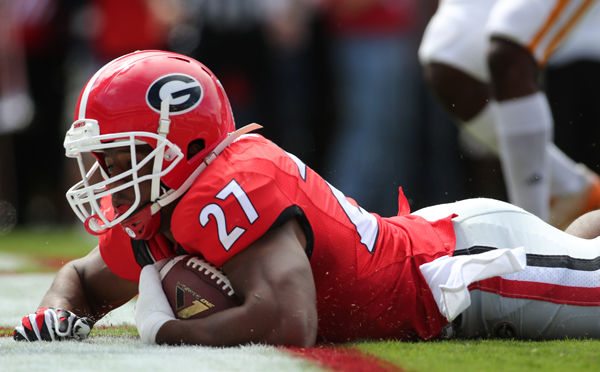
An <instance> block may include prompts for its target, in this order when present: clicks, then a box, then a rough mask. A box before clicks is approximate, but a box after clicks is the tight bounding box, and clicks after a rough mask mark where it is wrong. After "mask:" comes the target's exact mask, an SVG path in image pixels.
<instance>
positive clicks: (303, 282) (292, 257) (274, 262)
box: [140, 219, 317, 346]
mask: <svg viewBox="0 0 600 372" xmlns="http://www.w3.org/2000/svg"><path fill="white" fill-rule="evenodd" d="M305 246H306V238H305V236H304V233H303V231H302V229H301V228H300V226H299V224H298V222H297V221H296V220H295V219H292V220H290V221H288V222H287V223H285V224H284V225H283V226H281V227H278V228H276V229H272V230H271V231H269V232H268V233H267V234H266V235H265V236H263V237H262V238H260V239H259V240H257V241H256V242H255V243H253V244H252V245H251V246H249V247H248V248H246V249H245V250H243V251H242V252H240V253H238V254H237V255H235V256H234V257H233V258H231V259H230V260H229V261H227V263H225V265H224V266H223V270H224V272H225V273H226V274H227V276H228V277H229V280H230V282H231V284H232V286H233V288H234V289H235V291H236V293H237V294H238V295H239V296H241V297H242V298H243V304H242V305H241V306H239V307H234V308H230V309H227V310H224V311H222V312H218V313H215V314H213V315H211V316H209V317H206V318H202V319H194V320H171V321H168V322H166V323H165V324H164V325H163V326H162V327H161V328H160V329H159V331H158V333H157V335H156V342H157V343H169V344H180V343H186V344H200V345H215V346H224V345H239V344H246V343H250V342H254V343H268V344H275V345H294V346H311V345H313V344H314V343H315V340H316V334H317V310H316V290H315V285H314V280H313V276H312V271H311V268H310V264H309V262H308V258H307V256H306V253H305V250H304V248H305ZM140 293H141V290H140ZM140 296H141V295H140Z"/></svg>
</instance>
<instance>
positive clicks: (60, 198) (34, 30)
mask: <svg viewBox="0 0 600 372" xmlns="http://www.w3.org/2000/svg"><path fill="white" fill-rule="evenodd" d="M436 7H437V1H436V0H126V1H123V0H0V14H2V15H3V17H2V18H3V22H2V23H1V24H0V235H6V234H8V233H9V232H10V231H12V230H13V229H14V228H15V227H20V226H22V227H31V226H55V225H74V224H75V223H76V222H78V221H77V220H76V218H75V216H74V214H73V213H72V211H71V209H70V207H69V206H68V203H67V201H66V199H65V197H64V193H65V191H66V190H67V188H68V187H70V186H71V185H72V184H74V183H75V182H76V181H78V180H79V178H78V177H79V175H78V173H77V170H76V167H75V164H72V163H71V161H72V160H68V159H66V158H65V157H64V149H63V146H62V142H63V138H64V134H65V132H66V130H67V129H68V128H69V127H70V125H71V123H72V120H73V119H72V117H73V112H74V106H75V103H76V100H77V97H78V95H79V92H80V90H81V88H82V87H83V85H84V84H85V83H86V81H87V80H88V79H89V78H90V77H91V76H92V75H93V73H94V72H95V71H96V70H97V69H98V68H99V67H101V66H102V65H103V64H105V63H107V62H108V61H110V60H112V59H113V58H116V57H118V56H120V55H123V54H126V53H129V52H132V51H135V50H139V49H163V50H170V51H174V52H179V53H183V54H186V55H189V56H191V57H194V58H196V59H198V60H199V61H201V62H202V63H204V64H205V65H207V66H208V67H209V68H210V69H211V70H213V72H214V73H215V74H216V75H217V76H218V77H219V78H220V80H221V82H222V84H223V85H224V87H225V90H226V91H227V93H228V95H229V99H230V101H231V104H232V107H233V111H234V116H235V119H236V123H237V125H238V127H239V126H242V125H245V124H247V123H250V122H258V123H261V124H262V125H263V126H264V129H262V130H261V132H260V133H261V134H263V135H264V136H266V137H268V138H270V139H271V140H273V141H275V142H276V143H278V144H279V145H280V146H281V147H283V148H284V149H285V150H286V151H289V152H291V153H294V154H295V155H297V156H298V157H299V158H301V159H302V160H303V161H304V162H305V163H306V164H308V165H309V166H310V167H312V168H313V169H315V170H316V171H318V172H319V173H321V175H322V176H323V177H324V178H325V179H327V180H328V181H329V182H330V183H332V184H333V185H334V186H336V187H337V188H339V189H340V190H342V191H343V192H344V193H345V194H346V195H348V196H351V197H353V198H355V199H356V200H357V201H358V202H359V204H361V205H362V206H363V207H364V208H365V209H367V210H369V211H373V212H376V213H379V214H381V215H383V216H390V215H395V214H396V212H397V195H398V187H399V186H402V188H403V190H404V193H405V194H406V196H407V198H408V200H409V203H410V205H411V208H412V209H413V210H416V209H418V208H422V207H424V206H427V205H431V204H437V203H444V202H452V201H455V200H457V199H463V198H467V197H475V196H486V197H493V198H498V199H502V200H506V194H505V190H504V184H503V180H502V174H501V170H500V165H499V163H498V160H497V159H496V158H495V157H493V156H491V155H490V154H488V153H486V151H485V150H483V149H482V148H481V147H478V145H476V144H475V143H473V142H472V141H469V140H468V138H466V137H465V136H464V135H462V134H461V133H460V132H459V130H458V129H457V126H456V125H455V124H454V123H453V121H452V119H451V118H450V117H449V116H447V115H446V113H445V112H444V111H442V109H441V107H439V106H438V104H437V103H436V102H435V100H434V99H433V98H432V96H431V94H430V92H429V90H428V88H427V86H426V85H425V83H424V80H423V78H422V72H421V69H420V66H419V63H418V60H417V48H418V46H419V42H420V39H421V35H422V32H423V30H424V28H425V26H426V24H427V21H428V20H429V18H430V17H431V16H432V14H433V13H434V12H435V9H436ZM598 71H600V67H599V63H598V61H577V62H573V63H570V64H566V65H558V66H552V67H551V68H549V69H547V70H546V72H545V74H544V77H543V78H544V81H545V86H546V87H547V92H548V95H549V98H550V101H551V104H552V106H553V110H554V115H555V121H556V123H555V127H556V128H555V138H556V142H557V144H558V146H559V147H561V148H562V149H563V150H564V151H565V152H566V153H567V154H568V155H570V156H571V157H572V158H574V159H575V160H576V161H579V162H583V163H585V164H586V165H587V166H588V167H589V168H591V169H593V170H594V171H596V172H598V171H600V169H599V168H600V166H599V163H598V159H597V158H598V156H597V151H598V149H597V147H598V143H597V139H598V138H600V133H599V131H600V105H599V103H600V102H598V100H597V98H598V96H597V95H596V96H595V98H596V99H595V100H594V99H593V97H594V96H593V95H590V94H589V93H590V92H594V91H596V90H597V87H598V86H600V73H599V72H598ZM556 102H561V104H560V105H558V104H556Z"/></svg>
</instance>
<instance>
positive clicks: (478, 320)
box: [414, 199, 600, 339]
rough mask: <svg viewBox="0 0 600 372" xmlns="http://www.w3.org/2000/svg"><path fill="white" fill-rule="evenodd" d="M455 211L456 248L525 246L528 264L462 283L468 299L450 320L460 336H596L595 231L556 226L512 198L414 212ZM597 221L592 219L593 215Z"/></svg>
mask: <svg viewBox="0 0 600 372" xmlns="http://www.w3.org/2000/svg"><path fill="white" fill-rule="evenodd" d="M448 212H451V213H456V214H458V217H456V218H455V219H454V220H453V221H454V229H455V232H456V250H455V255H464V254H477V253H481V252H486V251H490V250H495V249H499V248H516V247H520V246H522V247H524V248H525V252H526V261H527V266H526V268H525V269H524V270H522V271H519V272H517V273H514V274H507V275H502V276H496V277H492V278H490V279H486V280H482V281H479V282H476V283H474V284H472V285H471V286H469V289H470V294H471V305H470V306H469V307H468V308H467V309H466V310H465V311H464V312H463V313H462V315H461V317H460V318H458V319H457V323H458V327H457V331H458V334H459V335H462V336H465V337H485V336H495V337H516V338H533V339H552V338H562V337H600V276H599V275H598V273H599V272H600V264H599V263H598V261H599V260H600V238H599V239H589V240H588V239H582V238H579V237H576V236H573V235H570V234H567V233H565V232H563V231H560V230H558V229H556V228H554V227H552V226H550V225H548V224H547V223H545V222H543V221H542V220H541V219H539V218H538V217H536V216H534V215H532V214H531V213H528V212H526V211H524V210H522V209H521V208H518V207H515V206H513V205H511V204H507V203H504V202H499V201H496V200H490V199H469V200H464V201H459V202H456V203H450V204H444V205H439V206H434V207H429V208H425V209H422V210H419V211H416V212H414V214H417V215H420V216H422V217H424V218H426V219H436V218H439V217H440V216H442V215H445V214H446V213H448ZM596 221H598V222H600V221H599V220H596Z"/></svg>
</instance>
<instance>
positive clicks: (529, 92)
mask: <svg viewBox="0 0 600 372" xmlns="http://www.w3.org/2000/svg"><path fill="white" fill-rule="evenodd" d="M587 3H589V2H586V1H584V0H574V1H570V2H561V1H546V0H544V1H537V0H535V1H530V0H527V1H524V0H515V1H508V2H498V3H497V4H496V6H495V7H494V9H492V12H491V16H490V18H489V19H490V21H489V23H488V25H487V32H488V34H489V35H490V49H489V54H488V64H489V68H490V76H491V84H490V86H491V92H492V95H493V97H494V98H495V100H496V101H497V105H495V110H493V113H494V116H495V124H496V129H497V134H498V142H499V148H500V158H501V161H502V166H503V171H504V176H505V179H506V183H507V189H508V194H509V197H510V200H511V201H513V202H514V203H516V204H518V205H520V206H523V207H524V208H525V209H527V210H529V211H531V212H533V213H535V214H536V215H538V216H540V217H542V218H544V219H545V220H548V219H549V200H550V187H551V173H550V172H551V163H550V159H549V154H548V152H547V149H548V146H549V145H550V143H551V141H552V127H553V122H552V115H551V111H550V107H549V104H548V101H547V99H546V96H545V95H544V94H543V93H542V92H541V90H540V87H539V84H538V75H539V66H543V64H544V63H545V61H546V59H547V58H548V56H549V55H551V53H552V52H553V51H554V50H555V49H556V47H557V46H558V45H560V43H561V42H562V41H563V40H564V36H565V35H567V34H568V32H569V31H570V30H571V29H572V27H573V25H574V24H576V22H577V20H578V18H580V14H581V12H583V11H585V7H586V4H587ZM573 164H574V163H573ZM571 173H575V175H578V174H577V173H578V172H577V170H576V169H574V170H573V171H572V172H571ZM561 176H562V174H560V173H557V174H556V176H555V177H561ZM564 179H565V180H566V182H569V180H571V182H570V183H572V184H573V185H572V186H571V188H573V189H582V188H584V187H585V183H586V181H587V180H586V179H585V178H584V177H582V175H581V174H579V175H578V177H576V178H572V177H564Z"/></svg>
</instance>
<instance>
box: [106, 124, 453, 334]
mask: <svg viewBox="0 0 600 372" xmlns="http://www.w3.org/2000/svg"><path fill="white" fill-rule="evenodd" d="M399 204H400V213H399V215H398V216H395V217H391V218H382V217H380V216H378V215H377V214H372V213H368V212H366V211H365V210H364V209H362V208H360V207H359V206H358V205H357V204H356V203H355V202H354V201H353V200H352V199H350V198H347V197H345V196H344V195H343V194H342V193H341V192H340V191H338V190H337V189H335V188H334V187H333V186H331V185H330V184H328V183H327V182H326V181H325V180H324V179H323V178H321V177H320V176H319V175H318V174H317V173H315V172H314V171H313V170H312V169H310V168H309V167H307V166H306V165H304V164H303V163H302V162H301V161H300V160H299V159H297V158H296V157H295V156H293V155H291V154H288V153H286V152H285V151H283V150H282V149H281V148H279V147H278V146H276V145H275V144H273V143H272V142H270V141H268V140H266V139H265V138H263V137H261V136H259V135H255V134H253V135H246V136H243V137H242V138H240V139H239V140H237V141H236V142H234V143H233V144H231V145H230V146H229V147H228V148H227V149H226V150H225V151H223V153H222V154H221V155H219V156H218V157H217V158H216V159H215V160H214V161H213V162H212V163H211V165H210V166H209V167H207V169H206V170H205V171H204V172H203V173H202V174H201V175H200V176H199V177H198V178H197V179H196V181H195V182H194V184H193V185H192V187H191V188H190V189H189V191H188V192H187V193H186V194H185V195H184V196H183V197H182V199H181V200H180V201H179V203H178V205H177V207H176V208H175V210H174V212H173V215H172V219H171V232H172V233H173V236H174V238H175V240H176V241H177V243H178V244H177V247H175V248H171V247H170V246H169V245H168V244H167V241H166V239H164V238H163V237H161V236H157V237H155V238H153V239H152V241H149V242H146V244H145V245H144V248H140V247H139V246H138V247H137V248H136V247H135V245H136V244H139V243H140V242H137V243H135V241H131V240H130V239H129V237H127V235H125V233H124V232H122V231H121V230H122V229H120V228H113V229H112V231H110V232H109V233H107V234H105V235H103V236H101V240H100V251H101V253H102V257H103V258H104V260H105V262H106V264H107V265H108V266H109V268H111V270H113V272H115V273H116V274H117V275H119V276H121V277H124V278H126V279H129V280H135V281H137V278H138V276H139V272H140V270H141V268H140V263H141V261H143V256H148V255H151V256H152V258H153V259H155V260H159V259H161V258H163V257H168V256H172V255H175V254H178V252H177V250H179V252H180V253H183V252H187V253H190V254H196V255H202V256H204V258H205V259H206V260H208V261H210V262H212V263H213V264H215V265H217V266H221V265H222V264H223V263H224V262H226V261H227V260H228V259H230V258H231V257H232V256H234V255H235V254H237V253H238V252H240V251H242V250H243V249H245V248H246V247H248V246H249V245H250V244H251V243H253V242H254V241H256V240H257V239H258V238H260V237H261V236H263V235H264V234H265V233H266V232H267V231H268V230H269V229H271V228H273V227H274V226H278V225H280V224H283V223H284V222H285V221H287V220H289V219H290V218H294V217H295V218H297V219H298V221H300V225H301V226H302V228H303V229H304V232H305V234H306V237H307V248H306V254H307V255H308V257H309V260H310V264H311V268H312V272H313V277H314V282H315V286H316V290H317V311H318V316H319V330H318V334H319V337H320V339H321V340H323V341H334V342H335V341H349V340H356V339H380V338H395V339H416V338H423V339H429V338H433V337H436V336H438V335H439V333H440V332H441V328H442V327H443V326H444V325H445V324H446V323H447V321H446V320H445V318H444V317H443V316H442V315H441V314H440V313H439V311H438V308H437V305H436V304H435V301H434V300H433V297H432V295H431V293H430V291H429V287H428V286H427V283H426V282H425V279H424V278H423V277H422V275H421V272H420V270H419V266H420V265H421V264H423V263H425V262H429V261H432V260H434V259H436V258H438V257H440V256H443V255H451V254H452V253H453V251H454V243H455V238H454V230H453V228H452V222H451V218H452V216H448V217H447V218H445V219H442V220H439V221H436V222H428V221H426V220H425V219H423V218H421V217H418V216H414V215H410V214H409V212H410V211H409V208H408V204H407V202H406V200H405V198H404V196H403V195H401V197H400V203H399ZM132 242H133V244H132ZM132 248H133V249H132ZM124 254H125V257H124Z"/></svg>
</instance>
